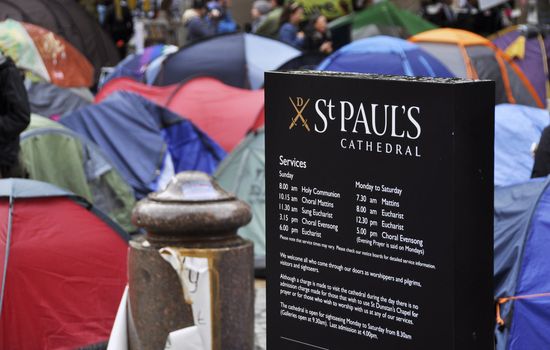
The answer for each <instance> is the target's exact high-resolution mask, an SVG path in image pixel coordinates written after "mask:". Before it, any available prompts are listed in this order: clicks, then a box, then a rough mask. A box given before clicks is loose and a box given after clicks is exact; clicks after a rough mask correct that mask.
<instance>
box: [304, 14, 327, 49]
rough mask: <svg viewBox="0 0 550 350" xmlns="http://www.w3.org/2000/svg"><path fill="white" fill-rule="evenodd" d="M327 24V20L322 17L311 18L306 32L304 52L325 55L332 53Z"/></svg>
mask: <svg viewBox="0 0 550 350" xmlns="http://www.w3.org/2000/svg"><path fill="white" fill-rule="evenodd" d="M327 23H328V20H327V18H326V17H325V16H324V15H316V16H313V17H312V18H311V20H310V21H309V24H308V27H307V30H306V38H305V41H304V46H303V48H304V51H307V52H313V53H322V54H325V55H329V54H331V53H332V41H331V40H330V31H329V30H328V26H327Z"/></svg>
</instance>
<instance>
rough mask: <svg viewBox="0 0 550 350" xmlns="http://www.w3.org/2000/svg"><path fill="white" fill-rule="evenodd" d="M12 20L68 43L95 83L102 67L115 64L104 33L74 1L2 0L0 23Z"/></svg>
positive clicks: (112, 47) (113, 50)
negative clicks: (89, 67) (81, 56)
mask: <svg viewBox="0 0 550 350" xmlns="http://www.w3.org/2000/svg"><path fill="white" fill-rule="evenodd" d="M7 18H11V19H14V20H17V21H23V22H26V23H31V24H35V25H38V26H40V27H42V28H45V29H48V30H50V31H51V32H53V33H56V34H58V35H60V36H62V37H63V38H65V39H66V40H67V41H69V42H70V43H71V44H72V45H73V46H74V47H75V48H76V49H77V50H79V51H80V52H82V53H83V54H84V56H86V57H87V58H88V60H89V61H90V62H91V63H92V65H93V66H94V69H95V76H94V77H95V79H96V80H97V78H99V73H100V72H101V67H103V66H114V65H116V64H117V63H118V61H119V60H120V58H119V57H118V51H117V49H116V47H115V45H114V43H113V42H112V40H111V38H110V37H109V36H108V35H107V33H106V32H105V31H104V30H103V29H102V28H101V27H100V26H99V23H98V22H97V21H96V20H95V19H94V18H92V17H91V16H90V15H89V14H88V13H87V12H86V10H85V9H84V8H83V7H82V6H81V5H80V4H79V3H78V2H77V1H74V0H3V1H1V2H0V20H4V19H7Z"/></svg>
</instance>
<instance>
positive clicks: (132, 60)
mask: <svg viewBox="0 0 550 350" xmlns="http://www.w3.org/2000/svg"><path fill="white" fill-rule="evenodd" d="M176 51H178V47H177V46H174V45H154V46H149V47H146V48H145V50H143V52H142V53H140V54H138V53H133V54H130V55H128V56H127V57H126V58H125V59H123V60H122V61H120V62H119V63H118V64H117V65H116V67H115V68H114V70H113V71H112V72H111V73H109V75H108V76H107V77H106V78H105V80H104V81H102V82H101V85H103V84H105V83H107V82H108V81H110V80H112V79H115V78H118V77H128V78H131V79H133V80H135V81H143V80H144V75H145V70H146V69H147V66H148V65H149V64H150V63H151V62H153V61H154V60H156V59H157V58H159V57H164V56H166V55H169V54H171V53H174V52H176Z"/></svg>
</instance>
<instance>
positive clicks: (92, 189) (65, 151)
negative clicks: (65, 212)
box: [20, 115, 136, 232]
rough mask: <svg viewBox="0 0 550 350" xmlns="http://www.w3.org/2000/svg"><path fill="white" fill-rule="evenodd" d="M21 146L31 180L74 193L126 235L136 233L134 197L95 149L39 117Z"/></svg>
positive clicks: (57, 124)
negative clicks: (125, 232)
mask: <svg viewBox="0 0 550 350" xmlns="http://www.w3.org/2000/svg"><path fill="white" fill-rule="evenodd" d="M20 144H21V158H22V162H23V164H24V166H25V169H26V171H27V172H28V174H29V177H30V178H31V179H34V180H40V181H47V182H49V183H52V184H55V185H56V186H59V187H61V188H64V189H66V190H69V191H71V192H74V193H76V194H77V195H79V196H80V197H83V198H85V199H86V200H88V201H89V202H91V203H93V204H94V205H95V206H96V207H97V208H99V209H101V210H103V211H104V212H106V213H108V214H109V216H110V217H111V218H112V219H113V220H115V221H116V222H117V223H118V224H119V225H121V226H122V227H123V228H124V229H125V230H126V231H128V232H133V231H135V230H136V228H135V227H134V226H133V225H132V223H131V212H132V209H133V207H134V205H135V199H134V193H133V191H132V189H131V188H130V186H129V185H127V184H126V183H125V182H124V180H123V179H122V177H121V176H120V174H119V173H118V172H117V170H116V169H115V168H114V166H113V165H112V163H111V160H110V159H109V158H108V157H107V156H106V155H105V154H104V153H103V152H102V151H101V150H100V149H99V148H98V147H97V146H96V145H93V144H92V143H91V142H90V141H88V140H86V139H83V138H82V137H80V136H79V135H77V134H75V133H73V132H71V131H70V130H68V129H66V128H64V127H63V126H62V125H61V124H59V123H56V122H53V121H51V120H48V119H46V118H43V117H40V116H37V115H32V117H31V123H30V125H29V127H28V128H27V130H25V131H24V132H23V133H22V134H21V141H20Z"/></svg>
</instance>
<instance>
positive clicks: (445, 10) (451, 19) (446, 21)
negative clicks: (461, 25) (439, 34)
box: [421, 0, 457, 27]
mask: <svg viewBox="0 0 550 350" xmlns="http://www.w3.org/2000/svg"><path fill="white" fill-rule="evenodd" d="M452 4H453V0H439V1H435V2H423V3H422V4H421V14H422V17H423V18H424V19H425V20H427V21H429V22H432V23H433V24H435V25H437V26H439V27H454V26H455V25H456V20H457V15H456V14H455V12H454V10H453V8H452Z"/></svg>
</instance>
